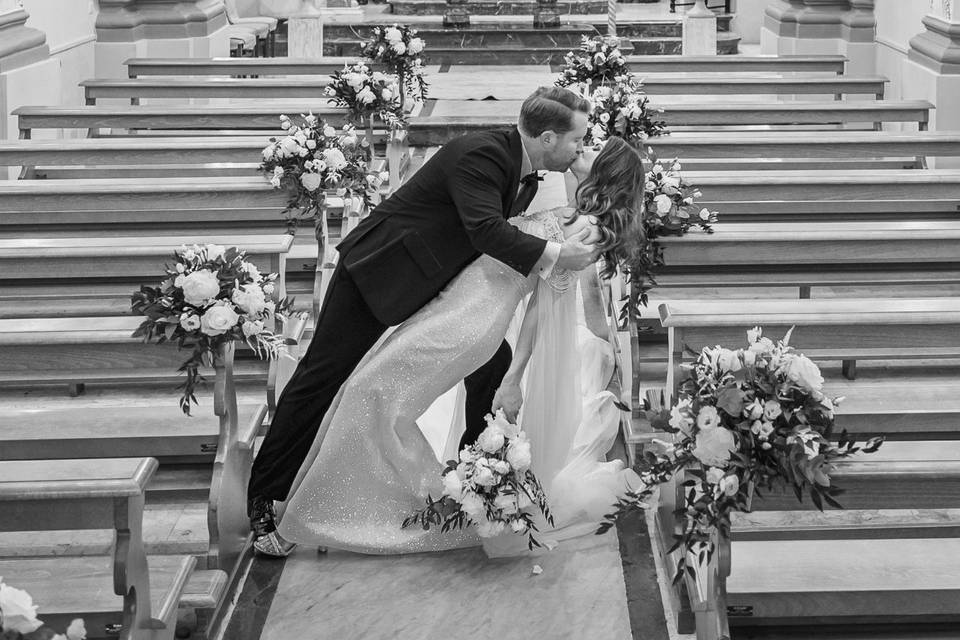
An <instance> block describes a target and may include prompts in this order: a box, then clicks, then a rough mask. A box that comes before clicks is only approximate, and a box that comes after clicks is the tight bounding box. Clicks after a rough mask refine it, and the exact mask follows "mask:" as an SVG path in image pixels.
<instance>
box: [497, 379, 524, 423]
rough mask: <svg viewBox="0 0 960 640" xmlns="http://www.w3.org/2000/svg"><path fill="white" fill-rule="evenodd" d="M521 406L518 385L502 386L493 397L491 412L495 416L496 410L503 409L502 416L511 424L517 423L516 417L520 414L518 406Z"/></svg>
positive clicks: (521, 399) (521, 394)
mask: <svg viewBox="0 0 960 640" xmlns="http://www.w3.org/2000/svg"><path fill="white" fill-rule="evenodd" d="M522 404H523V392H522V391H521V390H520V385H518V384H503V385H500V388H499V389H497V392H496V393H495V394H494V395H493V406H492V407H491V411H492V412H493V413H494V414H496V413H497V410H498V409H503V414H504V415H505V416H506V417H507V421H508V422H510V423H511V424H516V423H517V415H518V414H519V413H520V406H521V405H522Z"/></svg>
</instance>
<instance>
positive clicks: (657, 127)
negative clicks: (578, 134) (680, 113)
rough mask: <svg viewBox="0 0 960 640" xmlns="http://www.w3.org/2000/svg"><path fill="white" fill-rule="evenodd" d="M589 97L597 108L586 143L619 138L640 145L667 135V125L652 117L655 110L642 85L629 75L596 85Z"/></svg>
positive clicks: (592, 113) (595, 108)
mask: <svg viewBox="0 0 960 640" xmlns="http://www.w3.org/2000/svg"><path fill="white" fill-rule="evenodd" d="M587 98H588V99H589V100H590V103H591V105H592V107H593V108H592V110H591V112H590V120H589V127H588V129H587V135H586V138H585V139H584V142H585V143H586V144H596V143H599V142H603V141H605V140H607V139H609V138H612V137H618V138H623V139H624V140H626V141H627V142H629V143H630V144H632V145H634V146H639V145H641V144H642V143H643V142H644V141H646V140H647V138H651V137H656V136H661V135H664V134H665V133H667V130H666V126H665V123H664V122H663V121H662V120H654V119H653V117H651V115H650V114H651V112H653V109H651V108H650V107H649V99H648V98H647V96H646V94H644V92H643V88H642V84H641V83H640V82H639V81H638V80H635V79H634V78H633V77H632V76H630V75H629V74H625V75H619V76H616V77H615V78H614V79H613V81H612V83H611V84H603V85H598V86H595V87H594V88H593V90H592V92H591V93H590V94H589V95H588V96H587ZM657 112H658V113H659V110H658V111H657Z"/></svg>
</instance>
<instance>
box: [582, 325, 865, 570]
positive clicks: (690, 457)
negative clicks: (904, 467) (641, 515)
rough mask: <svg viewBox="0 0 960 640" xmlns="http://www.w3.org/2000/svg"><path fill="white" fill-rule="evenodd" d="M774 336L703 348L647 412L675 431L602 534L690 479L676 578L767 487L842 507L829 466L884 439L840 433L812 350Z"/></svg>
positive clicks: (640, 466) (646, 459)
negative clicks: (674, 393)
mask: <svg viewBox="0 0 960 640" xmlns="http://www.w3.org/2000/svg"><path fill="white" fill-rule="evenodd" d="M791 332H792V329H791V331H788V332H787V335H786V336H784V338H783V339H782V340H780V341H779V342H777V343H776V344H774V343H773V342H772V341H771V340H770V339H769V338H766V337H764V336H763V331H762V329H761V328H760V327H754V328H753V329H751V330H749V331H747V346H746V348H742V349H737V350H735V351H732V350H730V349H726V348H723V347H720V346H717V347H708V348H704V349H703V350H702V351H701V352H700V355H699V357H698V358H697V360H696V361H695V362H694V363H693V364H687V365H683V367H684V368H685V369H687V370H689V371H690V372H691V376H690V378H689V379H687V380H685V381H684V382H683V383H682V384H681V386H680V394H679V398H678V399H677V400H676V402H675V403H674V404H673V406H672V407H670V408H668V409H664V410H662V411H660V412H650V418H651V425H652V427H653V428H654V429H656V430H660V431H665V432H667V433H672V434H674V438H673V442H672V443H670V444H667V443H661V444H662V445H664V446H665V452H664V453H654V452H652V451H647V452H646V453H645V454H644V456H643V459H642V460H640V461H638V463H637V469H636V470H637V472H638V473H639V475H640V477H641V479H642V480H643V487H642V488H641V489H638V490H636V491H633V492H631V493H629V494H627V496H626V497H624V498H622V499H621V500H619V502H618V503H617V505H616V508H615V510H614V512H613V513H611V514H609V515H608V516H606V521H605V522H604V523H603V524H602V525H601V527H600V529H599V530H598V533H604V532H606V531H607V530H608V529H610V527H612V526H614V525H615V524H616V522H617V520H618V519H619V518H621V517H623V516H625V515H626V514H628V513H630V512H632V511H635V510H636V509H638V508H644V507H645V505H644V500H647V499H648V498H649V497H650V496H651V494H652V492H653V490H654V489H655V488H656V486H657V485H658V484H660V483H662V482H666V481H667V480H669V479H670V478H672V477H673V476H674V475H675V474H677V473H681V472H682V473H684V476H683V477H682V478H681V482H682V486H683V487H684V492H683V493H684V498H683V504H678V505H677V507H678V509H677V511H676V512H675V515H677V516H678V517H679V518H680V519H681V521H682V526H681V527H680V530H681V531H682V533H681V534H679V535H677V536H675V542H674V545H673V547H672V548H671V549H670V551H671V552H672V551H674V550H675V549H682V550H683V551H684V553H682V554H681V557H680V559H679V560H678V564H677V572H676V575H675V576H674V582H677V581H679V580H680V579H681V578H682V576H683V574H684V573H685V572H686V573H688V574H690V575H694V566H693V565H692V564H691V562H692V560H693V559H696V562H697V563H699V564H700V565H703V563H704V562H706V561H708V560H709V559H710V558H711V556H712V554H713V552H714V534H716V533H718V532H719V534H720V535H723V536H729V535H730V516H731V513H732V512H734V511H749V505H750V501H751V499H752V497H753V494H754V493H755V494H756V495H757V496H760V495H761V493H760V492H761V490H773V489H774V488H784V487H790V488H791V489H792V490H793V491H794V493H795V494H796V496H797V499H798V500H802V499H803V495H804V494H805V493H806V494H808V495H809V496H810V498H811V500H812V501H813V503H814V505H815V506H816V507H817V508H818V509H821V510H822V509H823V504H824V503H826V504H828V505H830V506H833V507H840V505H839V503H838V502H837V500H836V496H837V495H838V494H840V493H841V490H840V489H839V488H838V487H836V486H835V485H833V484H832V483H831V480H830V475H829V472H830V469H831V465H832V464H833V463H834V462H836V461H837V460H841V459H843V458H848V457H850V456H852V455H853V454H855V453H857V452H861V451H862V452H863V453H872V452H874V451H876V450H877V449H878V448H879V447H880V445H881V444H882V441H883V440H882V438H871V439H870V440H868V441H867V443H866V444H864V445H862V446H860V445H857V444H856V443H855V442H854V441H853V440H852V439H850V438H849V437H848V436H847V433H846V431H844V432H842V433H841V434H840V435H839V439H838V441H837V442H834V441H833V440H832V437H833V435H834V410H835V408H836V406H837V404H838V403H839V402H840V401H841V400H842V398H830V397H828V396H827V395H826V394H825V393H824V391H823V376H822V375H821V374H820V369H819V368H818V367H817V365H816V364H815V363H814V362H813V361H811V360H810V359H809V358H807V357H806V356H804V355H803V354H801V353H797V351H796V350H795V349H794V348H793V347H791V346H789V340H790V334H791Z"/></svg>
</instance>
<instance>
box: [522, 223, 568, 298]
mask: <svg viewBox="0 0 960 640" xmlns="http://www.w3.org/2000/svg"><path fill="white" fill-rule="evenodd" d="M567 211H568V209H567V208H566V207H558V208H554V209H547V210H544V211H535V212H533V213H530V214H527V215H524V216H517V217H515V218H510V224H512V225H514V226H516V227H517V228H518V229H520V231H523V232H524V233H529V234H530V235H532V236H537V237H538V238H543V239H544V240H549V241H551V242H557V243H560V244H563V241H564V239H565V238H564V235H563V228H562V227H561V226H560V220H561V218H562V216H563V214H564V213H565V212H567ZM575 278H576V274H575V273H574V272H572V271H568V270H567V269H561V268H559V267H554V269H553V272H551V274H550V275H549V276H548V277H547V278H546V282H547V284H548V285H549V286H550V287H551V288H552V289H553V290H554V291H557V292H558V293H565V292H566V291H568V290H569V289H570V287H571V285H572V283H573V282H574V280H575Z"/></svg>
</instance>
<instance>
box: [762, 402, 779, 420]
mask: <svg viewBox="0 0 960 640" xmlns="http://www.w3.org/2000/svg"><path fill="white" fill-rule="evenodd" d="M781 413H783V409H781V408H780V403H779V402H777V401H776V400H767V402H766V403H765V404H764V405H763V417H764V418H766V419H767V420H776V419H777V418H778V417H779V416H780V414H781Z"/></svg>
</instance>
